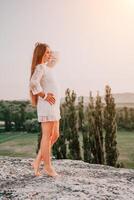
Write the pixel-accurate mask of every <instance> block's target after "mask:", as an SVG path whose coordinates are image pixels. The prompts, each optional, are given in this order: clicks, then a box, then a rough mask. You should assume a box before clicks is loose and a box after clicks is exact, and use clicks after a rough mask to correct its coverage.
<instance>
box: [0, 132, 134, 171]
mask: <svg viewBox="0 0 134 200" xmlns="http://www.w3.org/2000/svg"><path fill="white" fill-rule="evenodd" d="M117 142H118V149H119V152H120V155H119V160H120V161H122V162H123V163H124V164H125V167H126V168H134V132H126V131H121V132H118V134H117ZM36 148H37V134H28V133H24V132H19V133H14V132H13V133H11V132H8V133H0V155H5V156H21V157H33V158H34V157H35V156H36Z"/></svg>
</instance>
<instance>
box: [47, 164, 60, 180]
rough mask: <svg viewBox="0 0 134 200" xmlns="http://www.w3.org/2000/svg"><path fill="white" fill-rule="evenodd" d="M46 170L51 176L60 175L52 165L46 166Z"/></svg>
mask: <svg viewBox="0 0 134 200" xmlns="http://www.w3.org/2000/svg"><path fill="white" fill-rule="evenodd" d="M44 172H45V173H46V174H47V175H49V176H53V177H55V176H58V174H57V173H56V171H55V170H54V168H53V167H52V166H49V167H48V166H46V167H44Z"/></svg>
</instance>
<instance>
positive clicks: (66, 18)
mask: <svg viewBox="0 0 134 200" xmlns="http://www.w3.org/2000/svg"><path fill="white" fill-rule="evenodd" d="M0 27H1V33H0V54H1V55H0V71H1V73H0V86H1V90H0V99H28V98H29V93H28V84H29V76H30V67H31V60H32V53H33V49H34V44H35V43H36V42H37V41H38V42H45V43H48V44H49V45H50V47H51V48H52V49H53V50H56V51H59V53H60V61H59V63H58V64H57V65H56V66H55V71H56V74H57V79H58V81H59V83H60V85H61V91H62V96H64V95H65V90H66V89H67V88H68V87H69V88H70V89H71V90H75V92H76V93H77V95H78V96H79V95H84V96H88V95H89V91H90V90H91V91H92V92H93V94H94V95H95V94H96V91H100V94H102V95H103V93H104V89H105V85H106V84H109V85H110V86H111V88H112V92H113V93H121V92H134V0H19V1H18V0H12V1H9V0H0Z"/></svg>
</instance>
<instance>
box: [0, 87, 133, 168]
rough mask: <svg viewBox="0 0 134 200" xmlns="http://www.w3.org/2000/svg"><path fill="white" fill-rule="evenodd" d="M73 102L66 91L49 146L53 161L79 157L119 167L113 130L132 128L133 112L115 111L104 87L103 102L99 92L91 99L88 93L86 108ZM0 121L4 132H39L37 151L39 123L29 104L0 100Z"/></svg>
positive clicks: (26, 102)
mask: <svg viewBox="0 0 134 200" xmlns="http://www.w3.org/2000/svg"><path fill="white" fill-rule="evenodd" d="M76 99H77V95H76V93H75V92H74V90H73V91H72V92H71V91H70V89H69V88H68V89H67V90H66V91H65V101H64V102H62V103H61V105H60V109H61V120H60V137H59V139H58V141H57V142H56V143H55V145H54V147H53V151H54V154H55V156H56V158H60V159H61V158H70V159H76V160H77V159H81V158H82V157H83V158H82V159H83V160H84V161H86V162H90V163H98V164H107V165H111V166H120V164H119V163H118V162H117V160H118V156H119V152H118V149H117V141H116V134H117V128H119V129H126V130H128V129H129V130H133V129H134V124H133V123H134V120H133V119H134V110H133V109H128V108H126V107H125V108H121V109H119V108H118V109H117V108H116V104H115V102H114V98H113V96H112V94H111V88H110V87H109V86H106V87H105V103H102V99H101V96H100V95H99V93H97V95H96V97H93V96H92V92H90V95H89V102H88V104H87V106H84V97H83V96H81V97H79V98H78V102H77V103H76ZM0 121H1V122H4V130H5V131H27V132H33V133H34V132H39V137H38V148H37V152H38V150H39V146H40V140H41V129H40V123H38V121H37V113H36V109H35V108H33V107H32V106H31V104H30V102H29V101H0ZM1 127H2V126H1ZM1 131H3V130H1ZM80 143H81V145H80ZM81 147H82V152H83V156H82V157H81Z"/></svg>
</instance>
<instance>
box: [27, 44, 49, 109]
mask: <svg viewBox="0 0 134 200" xmlns="http://www.w3.org/2000/svg"><path fill="white" fill-rule="evenodd" d="M47 47H49V45H48V44H46V43H38V42H37V43H36V44H35V49H34V52H33V58H32V64H31V75H30V79H31V77H32V75H33V73H34V70H35V67H36V65H38V64H40V63H41V62H42V57H43V55H44V53H45V51H46V49H47ZM29 92H30V102H31V104H32V106H34V107H36V105H37V101H38V95H33V93H32V91H31V89H30V91H29Z"/></svg>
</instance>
